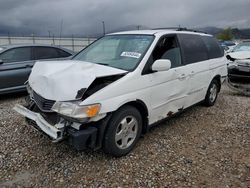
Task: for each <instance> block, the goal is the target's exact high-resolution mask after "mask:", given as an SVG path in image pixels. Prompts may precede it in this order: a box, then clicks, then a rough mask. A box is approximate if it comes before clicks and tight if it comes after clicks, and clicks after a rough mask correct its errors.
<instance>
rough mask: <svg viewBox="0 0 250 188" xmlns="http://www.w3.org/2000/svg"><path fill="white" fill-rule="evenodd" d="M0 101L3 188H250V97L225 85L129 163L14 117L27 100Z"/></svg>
mask: <svg viewBox="0 0 250 188" xmlns="http://www.w3.org/2000/svg"><path fill="white" fill-rule="evenodd" d="M0 97H1V100H0V187H5V186H6V187H18V186H20V187H118V186H120V187H250V98H249V97H245V96H240V95H235V94H233V93H232V92H231V91H229V90H228V89H227V88H226V87H225V86H224V87H223V89H222V92H221V93H220V96H219V98H218V101H217V103H216V105H215V106H214V107H211V108H206V107H203V106H195V107H193V108H191V109H190V110H188V111H186V112H184V113H183V114H181V115H180V116H178V117H176V118H172V119H170V120H168V121H166V122H165V123H163V124H161V125H159V126H157V127H155V128H153V129H151V131H150V132H149V133H148V134H146V135H145V136H144V138H142V139H141V140H140V141H139V143H138V144H137V147H136V148H135V149H134V150H133V152H132V153H131V154H129V155H128V156H126V157H122V158H112V157H110V156H107V155H105V154H103V153H102V152H100V151H98V152H93V151H88V152H76V151H74V150H72V149H71V148H70V147H69V146H68V145H67V144H65V143H60V144H52V143H51V142H50V141H49V140H48V139H47V138H46V137H43V136H41V135H40V134H39V133H38V132H36V131H35V130H33V129H31V127H29V126H27V125H26V124H25V122H24V118H23V117H21V116H20V115H18V114H17V113H15V112H13V110H12V107H13V105H14V104H16V103H20V102H21V101H22V100H23V96H20V95H19V96H13V95H12V96H0Z"/></svg>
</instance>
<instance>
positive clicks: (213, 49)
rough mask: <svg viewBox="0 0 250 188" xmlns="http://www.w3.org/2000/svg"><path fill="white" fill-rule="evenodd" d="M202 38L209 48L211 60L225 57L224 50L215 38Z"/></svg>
mask: <svg viewBox="0 0 250 188" xmlns="http://www.w3.org/2000/svg"><path fill="white" fill-rule="evenodd" d="M201 38H202V40H203V41H204V43H205V45H206V47H207V50H208V57H209V59H213V58H218V57H222V56H223V55H224V50H223V49H222V48H221V47H220V45H219V43H218V42H217V40H216V39H215V38H213V37H210V36H202V37H201Z"/></svg>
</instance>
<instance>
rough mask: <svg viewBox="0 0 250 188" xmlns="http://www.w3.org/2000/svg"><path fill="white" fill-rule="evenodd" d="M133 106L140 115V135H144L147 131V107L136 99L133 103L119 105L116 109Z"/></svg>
mask: <svg viewBox="0 0 250 188" xmlns="http://www.w3.org/2000/svg"><path fill="white" fill-rule="evenodd" d="M127 105H129V106H133V107H135V108H136V109H137V110H138V111H139V112H140V114H141V117H142V133H143V134H145V133H146V132H147V131H148V115H149V112H148V108H147V105H146V104H145V103H144V102H143V101H142V100H140V99H136V100H134V101H129V102H126V103H124V104H123V105H121V106H120V107H119V108H118V109H120V108H122V107H124V106H127Z"/></svg>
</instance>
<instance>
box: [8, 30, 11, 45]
mask: <svg viewBox="0 0 250 188" xmlns="http://www.w3.org/2000/svg"><path fill="white" fill-rule="evenodd" d="M8 41H9V44H11V38H10V32H8Z"/></svg>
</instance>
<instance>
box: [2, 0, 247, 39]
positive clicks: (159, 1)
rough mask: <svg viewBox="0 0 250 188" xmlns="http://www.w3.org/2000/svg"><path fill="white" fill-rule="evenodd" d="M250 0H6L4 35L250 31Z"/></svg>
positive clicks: (3, 3) (4, 1)
mask: <svg viewBox="0 0 250 188" xmlns="http://www.w3.org/2000/svg"><path fill="white" fill-rule="evenodd" d="M249 7H250V1H249V0H237V1H235V0H221V1H215V0H210V1H200V0H179V1H175V0H168V1H166V0H155V1H149V0H136V1H134V0H126V1H122V0H92V1H83V0H71V1H68V0H42V1H36V0H22V1H20V0H8V1H6V0H0V30H2V31H8V30H9V32H13V33H20V34H21V33H25V34H27V33H29V34H31V33H35V34H37V35H48V32H50V33H51V34H52V33H53V34H54V35H59V33H60V27H61V22H63V30H62V32H63V35H73V34H74V35H93V34H97V33H102V21H105V25H106V29H107V30H108V31H112V30H115V29H117V28H122V27H124V26H128V25H144V26H148V27H169V26H178V25H181V26H186V27H196V28H197V27H205V26H217V27H228V26H231V27H250V20H249V13H248V12H249V10H248V9H249Z"/></svg>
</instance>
